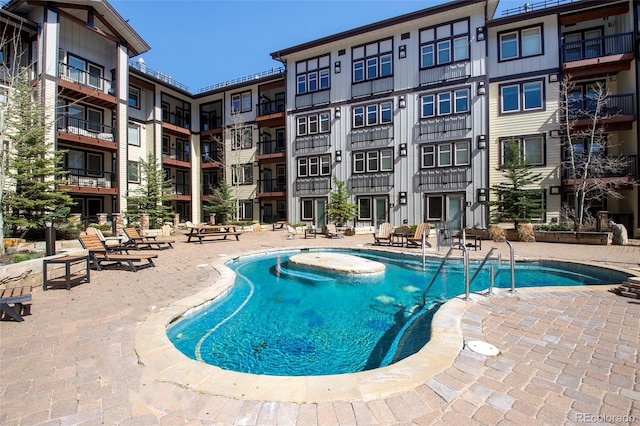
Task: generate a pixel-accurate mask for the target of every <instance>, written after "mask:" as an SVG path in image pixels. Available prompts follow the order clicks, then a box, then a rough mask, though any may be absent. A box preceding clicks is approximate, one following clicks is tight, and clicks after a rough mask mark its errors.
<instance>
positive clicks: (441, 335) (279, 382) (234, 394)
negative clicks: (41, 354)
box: [135, 247, 637, 403]
mask: <svg viewBox="0 0 640 426" xmlns="http://www.w3.org/2000/svg"><path fill="white" fill-rule="evenodd" d="M327 249H328V250H333V249H334V248H330V247H324V248H318V249H316V248H313V249H309V250H310V251H311V250H313V251H322V250H327ZM338 249H340V248H338ZM358 249H359V248H358ZM358 249H355V250H358ZM293 250H300V249H293ZM293 250H292V249H291V248H286V249H271V250H267V251H260V252H250V253H246V254H243V255H241V256H229V257H227V258H218V259H216V260H215V261H214V262H212V263H211V264H210V266H212V267H213V268H215V269H216V270H217V271H218V273H219V274H220V276H219V277H218V278H217V279H216V280H215V281H214V282H213V283H212V285H211V286H209V287H207V288H206V289H204V290H202V291H199V292H198V293H196V294H194V295H192V296H189V297H186V298H184V299H181V300H178V301H176V302H173V303H171V304H168V305H166V306H163V307H160V308H158V309H156V310H155V311H153V312H152V313H151V314H150V315H149V316H148V317H147V318H146V319H145V320H144V321H142V322H141V323H139V324H138V327H137V332H136V338H135V351H136V354H137V356H138V362H139V363H140V364H141V365H143V366H144V367H145V368H146V372H147V373H148V374H149V375H150V377H151V378H153V379H155V380H158V381H160V382H167V383H174V384H176V385H179V386H181V387H183V388H185V389H190V390H193V391H195V392H199V393H206V394H212V395H221V396H226V397H229V398H238V399H248V400H256V401H286V402H294V403H320V402H336V401H365V402H366V401H371V400H375V399H381V398H386V397H389V396H392V395H396V394H398V393H401V392H404V391H408V390H412V389H414V388H416V387H418V386H419V385H421V384H424V383H425V382H426V381H428V380H429V379H431V378H433V377H434V376H436V375H437V374H439V373H441V372H443V371H444V370H445V369H447V368H448V367H450V366H451V365H453V363H454V361H455V359H456V357H457V356H458V354H459V353H460V351H461V350H462V349H463V347H464V337H463V334H462V325H461V324H462V318H463V315H464V313H465V312H466V310H467V309H468V308H469V307H470V306H472V304H473V303H474V302H475V301H477V300H484V298H485V297H484V296H481V295H476V294H472V295H471V298H470V300H469V301H465V300H463V298H462V296H458V297H455V298H453V299H450V300H449V301H447V302H445V303H444V304H443V305H442V306H441V307H440V308H439V309H438V311H437V312H436V313H435V315H434V317H433V320H432V330H431V339H430V341H429V342H428V343H427V344H426V345H425V346H424V347H423V348H422V349H421V350H420V351H418V352H417V353H416V354H414V355H411V356H409V357H407V358H405V359H403V360H401V361H399V362H396V363H394V364H392V365H389V366H386V367H382V368H378V369H374V370H368V371H362V372H357V373H352V374H340V375H327V376H300V377H281V376H266V375H254V374H248V373H239V372H233V371H228V370H223V369H221V368H219V367H216V366H213V365H209V364H205V363H203V362H200V361H196V360H193V359H191V358H189V357H187V356H186V355H184V354H183V353H181V352H180V351H179V350H178V349H176V348H175V346H174V345H173V344H172V343H171V341H170V340H169V337H168V336H167V327H169V326H170V324H171V323H173V322H174V321H176V320H178V319H180V318H181V317H183V316H186V315H189V314H190V313H192V312H194V311H197V310H199V309H202V308H204V307H206V306H207V305H209V304H210V303H212V301H214V300H215V299H216V298H217V297H220V296H222V295H224V294H225V293H227V292H228V291H229V290H230V289H231V287H232V285H233V282H234V280H235V272H233V271H232V270H231V269H230V268H229V267H227V266H226V262H228V261H230V260H234V259H238V258H240V257H247V256H258V255H264V254H270V253H277V252H291V251H293ZM362 250H366V251H383V252H391V253H401V254H411V253H406V252H398V251H388V250H372V249H369V248H362ZM413 255H414V256H415V253H413ZM430 257H433V255H430ZM435 257H438V256H435ZM519 260H520V261H535V260H545V261H552V262H553V261H554V260H553V259H543V258H519ZM558 262H561V261H558ZM562 262H565V261H562ZM566 262H567V263H576V264H583V265H589V266H593V265H590V264H588V263H585V262H575V261H574V262H572V261H566ZM598 267H599V268H604V269H613V270H618V271H620V272H625V273H627V274H631V275H637V272H636V271H630V270H627V269H625V268H620V267H612V266H598ZM616 286H617V284H616V285H599V286H591V287H589V286H581V287H537V288H518V289H517V291H516V292H515V293H511V292H509V290H508V289H495V293H494V294H495V295H507V296H510V297H517V296H518V294H523V295H524V294H530V293H547V292H551V291H553V292H559V291H560V292H572V291H575V292H585V291H608V290H609V289H611V288H614V287H616Z"/></svg>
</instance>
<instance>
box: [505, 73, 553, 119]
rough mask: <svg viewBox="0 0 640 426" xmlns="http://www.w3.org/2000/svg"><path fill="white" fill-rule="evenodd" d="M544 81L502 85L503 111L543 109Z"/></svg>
mask: <svg viewBox="0 0 640 426" xmlns="http://www.w3.org/2000/svg"><path fill="white" fill-rule="evenodd" d="M543 97H544V95H543V92H542V81H530V82H524V83H516V84H508V85H504V86H500V109H501V112H502V113H510V112H520V111H533V110H541V109H543V108H542V102H543Z"/></svg>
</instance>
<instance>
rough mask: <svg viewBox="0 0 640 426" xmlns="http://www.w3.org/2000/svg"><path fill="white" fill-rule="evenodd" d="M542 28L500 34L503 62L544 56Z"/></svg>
mask: <svg viewBox="0 0 640 426" xmlns="http://www.w3.org/2000/svg"><path fill="white" fill-rule="evenodd" d="M542 34H543V31H542V27H541V26H536V27H531V28H523V29H519V30H514V31H508V32H503V33H500V34H498V40H499V44H498V50H499V58H500V60H501V61H508V60H512V59H518V58H526V57H529V56H536V55H542Z"/></svg>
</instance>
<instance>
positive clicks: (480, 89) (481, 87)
mask: <svg viewBox="0 0 640 426" xmlns="http://www.w3.org/2000/svg"><path fill="white" fill-rule="evenodd" d="M485 93H487V91H486V89H485V87H484V81H479V82H478V95H484V94H485Z"/></svg>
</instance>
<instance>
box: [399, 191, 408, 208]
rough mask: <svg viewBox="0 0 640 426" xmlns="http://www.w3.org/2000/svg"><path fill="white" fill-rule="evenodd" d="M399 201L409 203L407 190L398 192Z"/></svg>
mask: <svg viewBox="0 0 640 426" xmlns="http://www.w3.org/2000/svg"><path fill="white" fill-rule="evenodd" d="M398 201H399V202H400V204H402V205H405V204H407V193H406V192H404V191H403V192H400V193H399V194H398Z"/></svg>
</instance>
